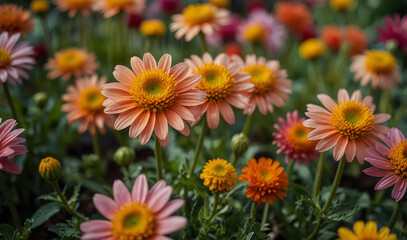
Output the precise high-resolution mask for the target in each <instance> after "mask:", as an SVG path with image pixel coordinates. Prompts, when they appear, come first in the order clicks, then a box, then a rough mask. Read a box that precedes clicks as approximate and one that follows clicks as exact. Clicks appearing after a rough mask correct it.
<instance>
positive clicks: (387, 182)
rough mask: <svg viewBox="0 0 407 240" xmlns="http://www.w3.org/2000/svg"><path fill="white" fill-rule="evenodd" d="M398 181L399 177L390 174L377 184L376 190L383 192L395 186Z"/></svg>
mask: <svg viewBox="0 0 407 240" xmlns="http://www.w3.org/2000/svg"><path fill="white" fill-rule="evenodd" d="M397 180H398V176H397V175H395V174H394V173H389V174H387V175H386V176H384V177H383V178H382V179H380V181H379V182H378V183H377V184H376V186H375V188H374V189H375V190H382V189H385V188H388V187H390V186H392V185H394V184H395V183H396V182H397Z"/></svg>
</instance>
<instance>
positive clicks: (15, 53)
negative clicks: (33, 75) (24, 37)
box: [0, 32, 35, 85]
mask: <svg viewBox="0 0 407 240" xmlns="http://www.w3.org/2000/svg"><path fill="white" fill-rule="evenodd" d="M19 39H20V34H19V33H16V34H13V35H11V36H10V37H9V34H8V33H7V32H3V33H1V34H0V85H1V84H2V83H5V82H9V83H10V84H12V85H14V84H15V83H20V84H21V79H20V77H23V78H28V75H27V73H26V72H25V71H24V69H31V68H32V64H34V63H35V61H34V58H32V57H31V56H32V55H33V54H34V50H33V48H32V47H31V46H28V42H22V43H19V44H16V43H17V41H18V40H19Z"/></svg>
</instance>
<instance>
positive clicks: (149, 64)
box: [143, 53, 157, 70]
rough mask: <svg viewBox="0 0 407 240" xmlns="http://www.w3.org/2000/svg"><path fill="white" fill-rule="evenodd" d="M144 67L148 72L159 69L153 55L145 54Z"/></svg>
mask: <svg viewBox="0 0 407 240" xmlns="http://www.w3.org/2000/svg"><path fill="white" fill-rule="evenodd" d="M143 62H144V67H145V68H146V70H150V69H154V68H157V63H156V61H155V59H154V57H153V55H151V53H145V54H144V56H143Z"/></svg>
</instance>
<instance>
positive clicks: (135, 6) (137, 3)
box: [94, 0, 146, 18]
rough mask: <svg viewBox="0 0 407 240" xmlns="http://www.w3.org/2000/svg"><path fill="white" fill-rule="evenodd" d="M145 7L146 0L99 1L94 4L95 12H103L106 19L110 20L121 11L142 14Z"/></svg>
mask: <svg viewBox="0 0 407 240" xmlns="http://www.w3.org/2000/svg"><path fill="white" fill-rule="evenodd" d="M145 7H146V1H145V0H98V1H96V2H95V4H94V10H96V11H101V12H102V13H103V16H104V17H105V18H110V17H112V16H114V15H116V14H118V13H119V12H120V11H121V10H123V11H126V12H128V13H136V14H141V13H143V10H144V8H145Z"/></svg>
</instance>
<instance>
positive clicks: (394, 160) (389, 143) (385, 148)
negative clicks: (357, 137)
mask: <svg viewBox="0 0 407 240" xmlns="http://www.w3.org/2000/svg"><path fill="white" fill-rule="evenodd" d="M380 139H381V140H382V141H383V142H384V143H385V144H386V145H384V144H382V143H379V142H377V143H376V146H375V147H374V148H368V149H367V156H366V158H365V160H366V161H368V162H369V163H370V164H372V165H373V167H370V168H367V169H365V170H364V171H363V172H364V173H366V174H367V175H370V176H373V177H382V179H381V180H380V181H379V182H378V183H377V184H376V187H375V190H382V189H385V188H388V187H390V186H393V185H395V186H394V188H393V191H392V193H391V197H392V198H394V199H395V200H396V202H398V201H400V199H401V198H402V197H403V196H404V194H405V193H406V188H407V141H406V138H405V137H404V135H403V133H402V132H401V131H400V130H398V129H397V128H392V129H390V131H389V132H388V134H387V136H380Z"/></svg>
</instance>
